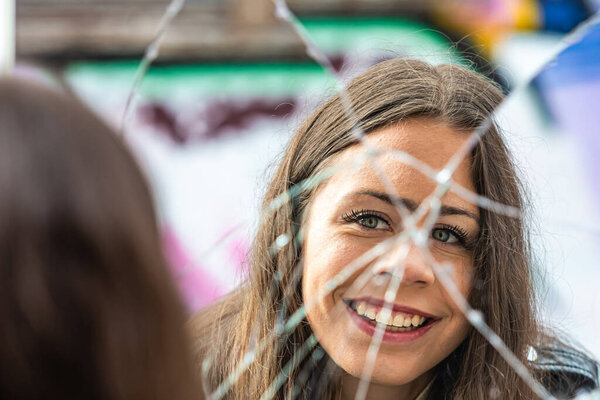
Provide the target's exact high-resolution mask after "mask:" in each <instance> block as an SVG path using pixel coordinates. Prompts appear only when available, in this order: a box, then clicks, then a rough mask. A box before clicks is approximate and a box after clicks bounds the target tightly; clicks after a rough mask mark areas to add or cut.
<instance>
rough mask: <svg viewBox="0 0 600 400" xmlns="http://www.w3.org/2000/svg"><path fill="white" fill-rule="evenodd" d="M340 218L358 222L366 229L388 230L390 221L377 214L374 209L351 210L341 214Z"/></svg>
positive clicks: (349, 221)
mask: <svg viewBox="0 0 600 400" xmlns="http://www.w3.org/2000/svg"><path fill="white" fill-rule="evenodd" d="M342 219H343V220H344V221H346V222H347V223H349V224H358V225H360V226H361V227H362V228H365V229H368V230H389V229H390V223H389V222H388V221H387V219H385V218H384V217H383V216H379V215H377V214H376V213H375V211H370V210H361V211H358V210H352V211H350V212H348V213H347V214H344V215H343V216H342Z"/></svg>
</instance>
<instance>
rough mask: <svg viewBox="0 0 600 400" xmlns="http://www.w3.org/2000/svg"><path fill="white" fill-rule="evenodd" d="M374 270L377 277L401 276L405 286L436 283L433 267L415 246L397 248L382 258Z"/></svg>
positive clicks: (407, 245) (403, 245)
mask: <svg viewBox="0 0 600 400" xmlns="http://www.w3.org/2000/svg"><path fill="white" fill-rule="evenodd" d="M373 268H374V270H373V273H374V274H375V275H388V276H397V277H400V276H401V277H402V284H403V285H405V286H406V285H421V286H428V285H431V284H433V282H434V281H435V274H434V272H433V270H432V268H431V266H430V265H429V264H428V263H427V260H426V258H425V257H424V256H423V253H422V251H421V249H420V248H419V247H418V246H416V245H415V244H410V245H409V244H406V243H405V244H401V245H399V246H395V247H394V248H392V249H391V250H390V251H389V252H387V253H386V254H384V255H383V256H381V258H380V259H379V260H378V261H377V262H376V264H375V265H374V267H373Z"/></svg>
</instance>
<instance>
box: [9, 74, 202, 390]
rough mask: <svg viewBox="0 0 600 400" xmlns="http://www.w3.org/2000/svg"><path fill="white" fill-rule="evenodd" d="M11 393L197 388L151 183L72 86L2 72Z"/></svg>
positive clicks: (182, 312)
mask: <svg viewBox="0 0 600 400" xmlns="http://www.w3.org/2000/svg"><path fill="white" fill-rule="evenodd" d="M0 195H1V200H0V338H2V346H0V398H1V399H42V398H43V399H88V400H89V399H103V400H116V399H128V400H131V399H191V398H192V397H193V396H194V395H195V393H194V392H195V385H194V381H193V378H192V373H191V371H192V369H191V363H190V360H189V352H188V341H187V337H186V332H185V325H184V323H185V314H184V311H183V308H182V307H181V304H180V300H179V298H178V297H177V295H176V292H175V289H174V286H173V284H172V280H171V277H170V276H169V273H168V271H167V269H166V267H165V261H164V257H163V253H162V250H161V243H160V235H159V230H158V224H157V221H156V217H155V210H154V206H153V202H152V199H151V195H150V192H149V189H148V186H147V184H146V182H145V180H144V177H143V176H142V174H141V172H140V170H139V168H138V166H137V165H136V162H135V161H134V159H133V158H132V156H131V155H130V154H129V152H128V151H127V150H126V148H125V146H124V145H123V143H122V142H121V140H119V138H117V137H116V135H114V134H113V132H112V131H111V130H110V129H109V128H108V127H107V126H106V125H104V124H103V123H102V122H101V121H100V120H99V119H98V118H97V117H96V116H95V115H94V114H93V113H92V112H90V111H89V110H87V109H86V108H85V107H84V106H83V105H81V104H80V103H79V102H77V101H76V100H74V99H73V98H70V97H68V96H66V95H62V94H59V93H57V92H54V91H51V90H49V89H44V88H41V87H37V86H34V85H32V84H28V83H25V82H20V81H17V80H7V79H4V80H2V79H0Z"/></svg>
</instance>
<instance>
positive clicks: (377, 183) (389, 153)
mask: <svg viewBox="0 0 600 400" xmlns="http://www.w3.org/2000/svg"><path fill="white" fill-rule="evenodd" d="M365 138H366V141H367V142H368V144H369V145H371V146H375V147H376V148H377V149H378V150H383V152H381V153H378V154H377V155H376V156H374V157H373V158H371V159H368V158H366V159H365V160H364V161H363V162H361V163H360V164H358V166H355V165H356V164H355V165H352V163H351V161H352V160H353V159H357V157H360V156H364V154H365V152H366V149H365V146H363V145H362V144H357V145H355V146H352V147H350V148H348V149H346V150H344V151H343V152H341V153H340V154H338V156H337V157H336V159H335V161H334V163H333V164H334V165H336V164H337V165H345V166H347V167H344V168H340V171H338V172H337V173H336V174H335V175H334V176H333V177H332V178H331V180H330V183H328V185H331V186H335V189H334V188H331V187H330V188H331V189H334V190H335V191H336V192H337V193H338V194H342V193H345V192H348V193H349V192H360V191H365V190H374V191H382V192H387V191H389V190H387V189H390V188H389V187H388V185H389V184H391V185H392V186H393V188H394V190H395V191H396V192H397V194H398V195H399V196H401V197H404V198H411V199H413V200H414V201H416V202H420V201H421V200H423V199H424V198H426V197H427V196H428V195H429V194H431V192H432V191H433V190H434V188H435V186H436V183H435V182H434V181H433V180H432V179H431V178H430V177H429V176H427V174H426V173H425V172H424V171H421V170H420V169H418V168H415V167H414V166H411V165H408V164H407V163H405V162H404V161H403V160H402V159H401V157H398V152H405V153H408V154H410V156H412V157H414V158H416V159H418V160H419V161H421V162H423V163H425V164H427V165H428V166H429V167H430V168H431V169H432V170H435V171H437V170H440V169H442V168H444V167H445V166H446V164H447V163H448V161H449V160H450V158H451V157H452V156H453V155H454V154H455V153H456V152H457V151H458V150H459V149H460V147H461V146H462V145H463V144H464V143H465V141H466V139H467V138H468V134H467V133H465V132H460V131H456V130H453V129H451V128H449V127H448V126H446V125H445V124H443V123H439V122H436V121H434V120H428V119H412V120H409V121H406V122H403V123H401V124H396V125H393V126H389V127H385V128H382V129H379V130H376V131H374V132H371V133H369V134H368V135H367V136H366V137H365ZM382 175H385V180H387V182H386V183H384V182H383V181H382ZM452 179H453V181H455V182H456V183H458V184H460V185H461V186H463V187H465V188H466V189H469V190H471V191H474V190H475V189H474V184H473V179H472V173H471V160H470V157H467V158H466V159H465V160H464V161H463V162H462V163H461V164H460V165H459V167H458V168H457V170H456V171H455V172H454V174H453V175H452ZM453 197H458V196H456V195H453V194H452V193H450V194H449V195H448V196H446V200H451V199H452V198H453ZM459 200H460V199H458V198H457V199H456V201H457V202H459V203H468V202H466V201H459ZM466 205H467V204H462V206H463V207H465V206H466ZM471 206H472V207H470V208H472V209H473V210H474V211H476V210H477V207H476V206H475V205H471Z"/></svg>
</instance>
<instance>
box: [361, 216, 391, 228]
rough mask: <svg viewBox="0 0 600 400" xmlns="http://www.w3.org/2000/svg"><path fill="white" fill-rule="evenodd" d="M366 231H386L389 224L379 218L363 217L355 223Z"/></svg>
mask: <svg viewBox="0 0 600 400" xmlns="http://www.w3.org/2000/svg"><path fill="white" fill-rule="evenodd" d="M357 222H358V223H359V224H360V225H362V226H364V227H365V228H367V229H388V227H389V224H388V223H387V222H386V221H384V220H383V219H382V218H380V217H376V216H374V215H370V216H364V217H362V218H360V219H359V220H358V221H357Z"/></svg>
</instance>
